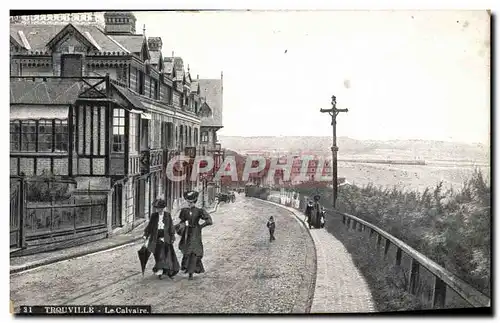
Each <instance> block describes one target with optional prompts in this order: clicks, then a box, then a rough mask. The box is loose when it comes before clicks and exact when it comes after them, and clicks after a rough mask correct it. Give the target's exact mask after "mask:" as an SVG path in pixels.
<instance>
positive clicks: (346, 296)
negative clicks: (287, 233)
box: [268, 201, 375, 313]
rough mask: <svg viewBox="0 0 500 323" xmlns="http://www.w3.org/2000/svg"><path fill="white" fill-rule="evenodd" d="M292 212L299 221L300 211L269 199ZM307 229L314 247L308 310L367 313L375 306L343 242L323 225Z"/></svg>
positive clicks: (312, 311)
mask: <svg viewBox="0 0 500 323" xmlns="http://www.w3.org/2000/svg"><path fill="white" fill-rule="evenodd" d="M268 203H272V204H275V205H278V206H281V207H282V208H284V209H287V210H288V211H290V212H292V213H293V214H294V215H295V216H296V217H297V218H298V219H300V220H301V221H302V222H303V221H304V220H303V219H304V217H305V216H304V214H303V213H301V212H300V211H298V210H296V209H294V208H291V207H287V206H284V205H281V204H279V203H274V202H269V201H268ZM309 233H310V235H311V237H312V239H313V241H314V245H315V248H316V262H317V265H316V269H317V271H316V286H315V290H314V298H313V303H312V307H311V313H367V312H374V311H375V306H374V302H373V299H372V295H371V292H370V288H369V287H368V285H367V283H366V281H365V279H364V277H363V275H362V274H361V273H360V272H359V270H358V268H356V266H355V265H354V262H353V261H352V259H351V256H350V254H349V252H348V251H347V250H346V249H345V247H344V245H343V244H342V243H341V242H340V241H339V240H337V239H336V238H335V237H334V236H333V235H331V234H330V233H328V232H327V231H326V230H325V229H312V230H309Z"/></svg>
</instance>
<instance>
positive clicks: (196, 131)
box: [194, 128, 198, 146]
mask: <svg viewBox="0 0 500 323" xmlns="http://www.w3.org/2000/svg"><path fill="white" fill-rule="evenodd" d="M194 145H195V146H198V128H194Z"/></svg>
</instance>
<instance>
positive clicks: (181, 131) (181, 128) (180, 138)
mask: <svg viewBox="0 0 500 323" xmlns="http://www.w3.org/2000/svg"><path fill="white" fill-rule="evenodd" d="M179 142H180V146H181V148H183V147H184V126H180V128H179Z"/></svg>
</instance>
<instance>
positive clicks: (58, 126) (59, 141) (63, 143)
mask: <svg viewBox="0 0 500 323" xmlns="http://www.w3.org/2000/svg"><path fill="white" fill-rule="evenodd" d="M54 125H55V127H54V146H55V147H54V151H55V152H63V151H68V140H69V131H68V122H67V121H66V120H55V121H54Z"/></svg>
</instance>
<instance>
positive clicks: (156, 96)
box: [153, 80, 160, 100]
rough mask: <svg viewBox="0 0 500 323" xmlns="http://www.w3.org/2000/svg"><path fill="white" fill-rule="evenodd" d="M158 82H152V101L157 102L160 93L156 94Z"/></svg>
mask: <svg viewBox="0 0 500 323" xmlns="http://www.w3.org/2000/svg"><path fill="white" fill-rule="evenodd" d="M158 92H159V91H158V81H157V80H153V99H155V100H158V97H159V96H160V93H158Z"/></svg>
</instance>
